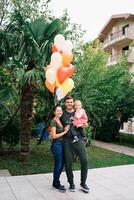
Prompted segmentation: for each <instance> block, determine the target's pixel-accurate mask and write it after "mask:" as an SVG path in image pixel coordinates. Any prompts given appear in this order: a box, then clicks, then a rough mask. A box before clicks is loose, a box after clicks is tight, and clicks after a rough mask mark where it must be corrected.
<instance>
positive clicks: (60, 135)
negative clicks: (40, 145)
mask: <svg viewBox="0 0 134 200" xmlns="http://www.w3.org/2000/svg"><path fill="white" fill-rule="evenodd" d="M68 130H69V126H66V127H65V129H64V131H63V132H61V133H58V134H56V127H51V136H52V139H57V138H60V137H62V136H63V135H65V134H66V133H67V132H68Z"/></svg>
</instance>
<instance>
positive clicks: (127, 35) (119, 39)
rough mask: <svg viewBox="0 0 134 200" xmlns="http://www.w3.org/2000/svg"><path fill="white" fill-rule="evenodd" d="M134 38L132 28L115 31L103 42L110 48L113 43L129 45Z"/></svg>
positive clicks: (105, 47) (119, 45)
mask: <svg viewBox="0 0 134 200" xmlns="http://www.w3.org/2000/svg"><path fill="white" fill-rule="evenodd" d="M133 39H134V31H132V30H131V29H130V28H128V29H125V31H123V30H120V31H117V32H115V33H112V34H111V35H109V37H107V38H106V39H105V40H104V42H103V48H104V49H105V50H108V49H110V48H112V47H113V45H115V46H118V47H120V48H121V47H123V46H125V45H128V44H129V43H130V42H131V41H132V40H133Z"/></svg>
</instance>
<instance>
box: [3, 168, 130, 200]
mask: <svg viewBox="0 0 134 200" xmlns="http://www.w3.org/2000/svg"><path fill="white" fill-rule="evenodd" d="M74 177H75V184H76V192H69V191H68V190H67V192H66V193H64V194H63V193H59V192H57V191H54V190H53V189H52V188H51V184H52V173H49V174H37V175H27V176H11V177H0V200H134V165H124V166H118V167H107V168H98V169H90V170H89V174H88V180H87V183H88V185H89V186H90V189H91V191H90V193H88V194H87V193H83V192H82V191H81V190H80V189H79V178H80V171H75V172H74ZM61 181H62V184H65V186H66V187H68V184H67V182H66V175H65V173H62V176H61Z"/></svg>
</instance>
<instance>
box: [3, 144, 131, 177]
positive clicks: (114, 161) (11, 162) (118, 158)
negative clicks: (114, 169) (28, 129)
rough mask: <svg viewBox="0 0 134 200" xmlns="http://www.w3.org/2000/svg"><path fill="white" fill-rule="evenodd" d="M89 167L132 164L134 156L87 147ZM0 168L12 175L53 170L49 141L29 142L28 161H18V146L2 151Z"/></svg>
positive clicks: (77, 166)
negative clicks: (14, 149)
mask: <svg viewBox="0 0 134 200" xmlns="http://www.w3.org/2000/svg"><path fill="white" fill-rule="evenodd" d="M87 150H88V157H89V168H99V167H108V166H116V165H126V164H134V157H131V156H127V155H123V154H119V153H115V152H112V151H109V150H106V149H102V148H97V147H92V148H91V147H88V148H87ZM0 169H8V170H9V172H10V173H11V174H12V175H24V174H37V173H38V174H39V173H48V172H52V171H53V156H52V155H51V153H50V142H47V143H45V144H41V145H35V144H34V143H32V144H31V153H30V156H29V160H28V163H27V164H25V165H22V164H21V163H20V162H19V151H18V147H17V149H16V151H15V152H11V153H8V152H4V153H3V155H1V156H0ZM78 169H80V163H79V161H77V162H74V170H78Z"/></svg>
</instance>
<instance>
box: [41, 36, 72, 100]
mask: <svg viewBox="0 0 134 200" xmlns="http://www.w3.org/2000/svg"><path fill="white" fill-rule="evenodd" d="M72 48H73V45H72V42H71V41H69V40H65V38H64V37H63V36H62V35H61V34H58V35H56V36H55V38H54V44H53V45H52V52H53V53H52V55H51V61H50V65H49V66H47V68H46V81H45V85H46V87H47V89H48V90H49V91H50V92H51V93H55V94H56V96H57V100H58V101H59V100H61V99H62V98H64V97H65V96H66V95H67V93H68V92H70V91H71V90H72V89H73V88H74V81H73V80H72V79H71V78H70V77H72V75H73V74H74V71H75V68H74V66H73V65H72V64H71V62H72V60H73V53H72Z"/></svg>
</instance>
